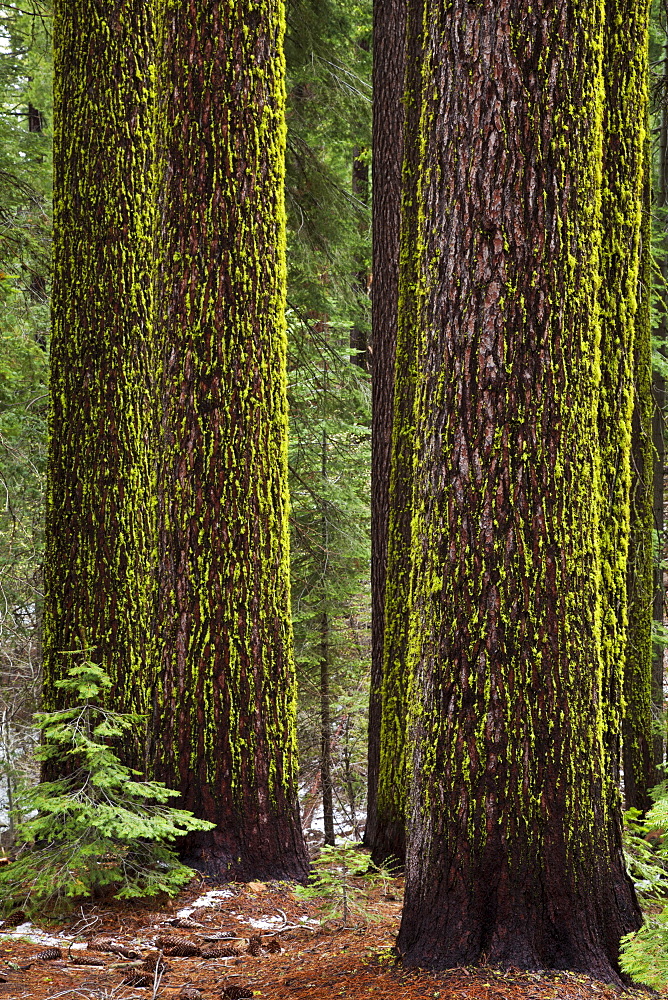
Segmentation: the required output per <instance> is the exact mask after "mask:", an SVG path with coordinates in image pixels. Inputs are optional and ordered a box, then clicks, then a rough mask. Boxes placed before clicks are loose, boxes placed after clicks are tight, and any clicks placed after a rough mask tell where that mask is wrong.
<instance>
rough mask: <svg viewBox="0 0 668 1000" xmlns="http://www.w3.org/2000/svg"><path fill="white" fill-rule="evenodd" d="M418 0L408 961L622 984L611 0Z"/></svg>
mask: <svg viewBox="0 0 668 1000" xmlns="http://www.w3.org/2000/svg"><path fill="white" fill-rule="evenodd" d="M408 11H409V25H408V30H407V36H408V46H407V58H408V61H409V65H417V66H419V67H420V71H419V72H415V73H413V74H411V76H410V78H409V82H408V87H407V101H408V106H409V108H410V107H411V105H413V106H414V108H415V111H414V114H415V118H416V120H417V126H416V127H411V128H410V129H409V128H407V130H406V137H405V141H406V149H407V154H406V160H407V163H410V162H411V158H412V157H414V158H415V163H416V164H417V169H412V170H406V171H405V173H404V183H405V186H406V191H407V194H406V198H411V199H414V202H415V203H416V204H417V205H418V206H420V221H419V225H418V227H417V231H416V234H415V238H413V236H412V234H408V230H407V229H406V233H407V235H410V242H408V241H407V239H406V238H405V237H404V234H403V232H402V258H401V260H402V264H401V274H400V316H399V338H398V345H397V375H396V377H397V382H396V396H397V399H400V398H401V394H402V392H403V389H404V385H407V387H408V392H409V393H411V392H414V393H415V406H414V424H413V440H414V442H415V447H414V455H413V458H414V461H413V469H414V473H413V476H414V482H413V490H412V499H411V497H407V498H406V501H407V502H409V503H410V504H411V507H412V511H413V533H412V542H411V562H412V584H411V619H410V634H409V650H408V657H407V661H408V662H407V667H408V674H409V729H408V746H409V747H410V748H411V759H410V770H411V786H410V803H409V821H410V834H409V844H408V851H407V880H406V898H405V904H404V911H403V917H402V923H401V929H400V933H399V938H398V949H399V952H400V954H401V955H402V957H403V961H404V963H405V964H408V965H420V966H427V967H432V968H446V967H450V966H456V965H460V964H461V965H466V964H469V963H474V962H477V961H480V960H482V959H485V960H487V961H489V962H490V963H502V964H506V965H515V966H518V967H521V968H545V967H556V968H569V969H575V970H582V971H586V972H589V973H591V974H592V975H594V976H596V977H598V978H601V979H604V980H609V981H617V982H618V981H619V980H618V947H619V939H620V936H621V935H622V934H624V933H626V932H627V931H630V930H633V929H635V928H637V927H638V926H639V923H640V911H639V908H638V904H637V901H636V898H635V895H634V892H633V887H632V884H631V882H630V880H629V879H628V877H627V875H626V872H625V870H624V864H623V857H622V849H621V829H620V820H619V815H618V813H617V812H616V811H615V810H614V807H613V803H612V802H611V797H610V795H609V788H608V777H607V770H608V755H607V752H606V747H605V744H604V738H603V737H604V714H603V705H602V674H603V669H602V658H601V558H600V552H599V516H600V508H601V499H600V498H601V474H600V465H601V459H600V454H599V441H598V426H597V406H598V397H599V387H600V360H601V358H600V345H599V338H600V322H599V315H598V312H599V309H598V296H597V292H598V282H599V262H600V252H601V216H600V211H601V183H602V177H601V174H602V126H603V113H604V99H605V91H604V83H603V71H602V55H603V32H604V23H605V17H604V8H603V4H602V3H599V2H594V3H591V4H587V5H573V4H571V3H570V2H568V0H538V2H536V0H519V2H518V0H501V2H497V0H484V2H482V3H478V4H476V5H475V6H474V5H472V4H470V3H468V2H467V0H454V2H453V3H451V4H449V5H448V7H447V12H446V11H445V9H444V7H443V5H441V4H440V3H438V2H437V0H409V4H408ZM409 113H410V112H409ZM410 150H412V151H413V152H412V153H411V152H410ZM395 501H396V502H398V501H399V497H398V496H397V497H396V498H395Z"/></svg>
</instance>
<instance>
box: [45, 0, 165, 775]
mask: <svg viewBox="0 0 668 1000" xmlns="http://www.w3.org/2000/svg"><path fill="white" fill-rule="evenodd" d="M155 31H156V27H155V23H154V18H153V7H152V5H151V4H139V3H136V2H134V0H77V2H70V3H65V2H64V0H58V2H57V3H56V5H55V9H54V42H55V105H54V130H55V150H54V165H55V179H54V280H53V333H52V338H51V387H50V391H51V420H50V443H49V467H48V483H47V515H46V555H45V565H44V575H45V589H46V595H45V612H44V690H45V697H46V702H47V704H49V705H53V704H57V703H58V702H59V700H60V697H61V696H60V695H59V693H58V690H57V688H55V687H54V685H55V682H56V681H57V680H58V679H59V678H60V677H62V676H63V674H64V672H65V671H66V670H67V669H68V668H69V667H70V666H72V665H73V664H74V663H75V662H77V657H73V656H72V655H71V654H70V653H69V652H68V651H70V650H77V649H81V648H82V647H86V648H87V649H88V652H87V653H86V654H85V655H86V656H87V657H89V658H90V659H92V660H94V661H95V662H96V663H99V664H100V665H101V666H103V667H104V669H105V670H106V671H107V672H108V674H109V675H110V677H111V679H112V682H113V689H112V691H111V693H110V700H111V701H112V702H113V705H114V708H116V709H117V710H120V711H139V712H141V711H146V710H147V707H148V693H149V691H150V680H149V678H150V674H151V671H152V669H153V656H152V644H151V636H152V634H153V628H152V621H153V614H154V609H155V597H154V593H155V565H156V533H155V482H156V475H155V434H154V420H153V416H154V407H153V400H154V399H155V380H156V375H157V371H158V368H159V364H158V360H157V356H156V350H155V317H154V303H155V238H156V217H157V214H156V156H155V149H156V94H155V73H154V58H155ZM82 655H83V654H82ZM141 742H142V740H141V739H140V740H139V741H138V743H137V745H135V746H132V747H131V746H128V747H126V748H125V756H126V759H127V762H128V763H136V764H139V765H141V764H142V763H143V747H141V746H140V745H139V744H141Z"/></svg>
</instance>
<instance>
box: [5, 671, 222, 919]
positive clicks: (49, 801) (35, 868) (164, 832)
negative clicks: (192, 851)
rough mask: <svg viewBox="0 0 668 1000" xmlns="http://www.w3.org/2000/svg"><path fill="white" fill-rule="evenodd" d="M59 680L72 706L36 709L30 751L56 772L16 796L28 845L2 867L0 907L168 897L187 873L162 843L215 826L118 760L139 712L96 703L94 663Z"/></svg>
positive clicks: (104, 679) (99, 690) (98, 676)
mask: <svg viewBox="0 0 668 1000" xmlns="http://www.w3.org/2000/svg"><path fill="white" fill-rule="evenodd" d="M57 684H58V686H59V687H60V688H61V689H62V690H63V691H64V692H65V694H66V696H67V697H68V699H72V700H75V701H76V704H74V705H72V707H70V708H65V709H60V710H58V711H54V712H43V713H39V714H38V715H36V717H35V721H36V725H37V728H38V729H39V731H40V733H41V736H42V740H43V743H42V746H41V747H40V748H39V750H38V751H37V756H38V758H39V759H40V760H41V761H42V762H44V763H46V765H47V768H48V767H49V765H54V764H56V765H58V768H59V769H60V770H62V772H63V774H64V776H63V777H60V778H58V779H56V780H52V781H41V782H40V783H39V784H38V785H36V786H34V787H33V788H31V789H29V790H28V791H27V792H26V793H25V794H24V795H23V796H22V799H21V801H20V804H19V806H20V811H21V814H22V817H23V818H20V820H19V824H18V826H19V839H20V840H23V841H24V842H25V843H26V846H25V847H24V848H23V849H22V850H21V852H20V853H19V856H18V858H17V860H16V861H14V862H13V863H12V864H10V865H8V866H7V867H6V868H4V869H3V870H2V871H0V897H1V898H2V899H3V904H2V905H4V907H5V908H6V909H9V908H11V907H12V906H15V905H17V904H18V905H20V906H21V907H23V908H25V909H27V910H28V912H35V911H45V910H47V911H51V912H54V911H55V912H57V911H60V910H66V909H68V908H69V906H71V905H72V904H73V903H74V902H75V901H76V900H77V899H78V898H80V897H87V896H93V897H95V896H98V895H100V894H102V893H105V894H106V893H108V894H111V895H115V896H116V897H118V898H132V897H136V896H154V895H156V894H158V893H167V894H168V895H173V894H175V893H176V892H177V891H178V889H179V888H180V887H181V886H182V885H183V884H184V883H186V882H187V881H188V880H189V879H190V878H191V877H192V871H191V870H190V869H189V868H186V867H185V866H184V865H182V864H180V862H179V861H178V859H177V857H176V855H175V853H174V851H173V850H171V849H170V847H169V846H167V845H168V844H170V843H171V842H173V841H174V840H175V839H176V838H177V837H179V836H182V835H183V834H185V833H187V832H188V831H190V830H208V829H211V828H212V826H213V824H211V823H207V822H205V821H203V820H199V819H195V818H194V817H193V815H192V814H191V813H189V812H187V811H185V810H182V809H174V808H172V807H171V806H169V805H167V804H166V803H167V802H168V800H169V799H170V798H171V797H172V796H176V795H178V793H177V792H174V791H171V790H170V789H168V788H165V786H164V785H163V784H162V783H160V782H155V781H142V780H138V772H136V771H131V770H130V768H127V767H125V766H123V765H122V764H121V763H120V761H119V759H118V757H117V755H116V753H115V751H114V748H113V743H114V740H118V739H121V738H122V737H123V736H124V735H125V734H127V733H128V732H131V731H133V730H135V729H136V728H137V727H138V726H139V725H140V724H141V723H142V722H143V719H142V717H141V716H137V715H131V714H126V715H121V714H119V713H117V712H113V711H110V710H108V709H107V708H104V707H103V706H102V705H101V704H100V701H101V698H102V696H103V694H104V691H105V690H107V689H108V688H109V687H110V685H111V682H110V680H109V677H108V676H107V674H106V673H105V672H104V671H103V670H102V669H101V668H100V667H99V666H97V665H96V664H94V663H92V662H90V661H88V660H87V661H85V662H83V663H81V664H79V665H78V666H75V667H72V668H71V669H70V670H69V671H68V676H67V677H66V678H65V679H63V680H61V681H58V682H57ZM51 770H54V768H53V766H51Z"/></svg>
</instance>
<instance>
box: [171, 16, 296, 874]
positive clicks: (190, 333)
mask: <svg viewBox="0 0 668 1000" xmlns="http://www.w3.org/2000/svg"><path fill="white" fill-rule="evenodd" d="M283 31H284V10H283V3H282V0H262V2H261V3H256V2H251V0H240V2H235V3H233V2H231V0H206V2H203V3H198V4H195V3H182V2H177V0H169V2H168V3H167V5H166V39H165V51H164V59H163V69H162V72H163V74H164V78H165V79H166V80H169V81H170V86H169V88H168V89H167V91H166V94H165V107H164V111H163V115H164V121H165V138H164V144H165V150H166V157H167V171H166V178H165V188H164V199H163V205H162V213H163V214H162V218H163V233H164V248H163V262H162V276H161V315H160V330H161V334H162V336H163V339H164V343H165V344H166V354H165V362H164V382H163V387H162V403H163V407H164V426H163V455H164V457H163V462H162V465H161V469H160V479H159V483H160V539H159V540H160V565H161V578H160V598H159V611H158V620H159V621H160V623H161V624H160V630H161V631H160V635H159V642H160V663H161V670H162V680H161V686H160V689H159V690H158V691H157V692H156V706H157V716H158V717H157V720H156V732H157V739H156V748H155V753H156V772H157V776H158V777H160V778H161V779H163V780H164V781H166V782H167V783H168V784H170V785H172V786H173V787H175V788H178V789H179V790H180V791H181V798H182V802H183V805H184V806H185V807H186V808H188V809H191V810H192V811H193V812H194V813H195V814H196V815H197V816H200V817H203V818H206V819H209V820H211V821H212V822H215V823H216V824H217V827H216V829H215V830H214V831H213V832H212V833H204V834H195V835H193V836H192V837H190V838H188V840H187V843H186V845H185V848H184V854H185V856H186V857H187V859H188V860H189V862H190V863H192V864H193V865H194V866H195V867H197V868H199V869H200V870H203V871H207V872H209V873H210V874H212V875H216V876H218V877H220V878H224V879H257V878H297V879H303V878H304V877H305V875H306V872H307V869H308V861H307V856H306V850H305V846H304V842H303V838H302V833H301V828H300V824H299V809H298V805H297V793H296V738H295V685H294V668H293V659H292V628H291V619H290V594H289V582H290V577H289V551H288V495H287V403H286V388H285V351H286V329H285V318H284V308H285V213H284V204H283V176H284V147H285V113H284V104H285V94H284V61H283V55H282V38H283Z"/></svg>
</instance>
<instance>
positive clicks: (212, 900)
mask: <svg viewBox="0 0 668 1000" xmlns="http://www.w3.org/2000/svg"><path fill="white" fill-rule="evenodd" d="M233 896H234V893H233V892H232V891H231V890H230V889H212V890H211V891H210V892H207V893H205V895H204V896H200V897H199V898H198V899H196V900H195V901H194V902H192V903H191V904H190V906H184V907H183V909H182V910H177V911H176V915H177V917H181V918H183V917H189V916H190V914H191V913H192V912H193V910H199V909H201V908H202V907H209V906H215V905H216V903H217V902H218V900H220V899H232V897H233Z"/></svg>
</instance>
